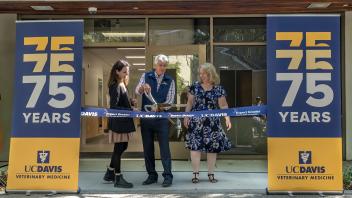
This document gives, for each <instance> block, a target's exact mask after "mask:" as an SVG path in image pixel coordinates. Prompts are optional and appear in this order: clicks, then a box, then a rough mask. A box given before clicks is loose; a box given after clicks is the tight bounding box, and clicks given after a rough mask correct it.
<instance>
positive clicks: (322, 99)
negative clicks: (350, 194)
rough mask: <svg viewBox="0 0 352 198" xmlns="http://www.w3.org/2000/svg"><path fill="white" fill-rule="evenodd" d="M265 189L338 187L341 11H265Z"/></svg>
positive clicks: (324, 189) (323, 189)
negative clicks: (297, 13) (266, 154)
mask: <svg viewBox="0 0 352 198" xmlns="http://www.w3.org/2000/svg"><path fill="white" fill-rule="evenodd" d="M267 43H268V44H267V61H268V62H267V65H268V72H267V79H268V85H267V87H268V110H267V113H268V123H267V125H268V129H267V132H268V191H269V192H287V191H291V192H316V191H319V192H342V190H343V185H342V139H341V79H340V16H339V15H268V17H267Z"/></svg>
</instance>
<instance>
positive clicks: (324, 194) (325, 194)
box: [265, 188, 344, 197]
mask: <svg viewBox="0 0 352 198" xmlns="http://www.w3.org/2000/svg"><path fill="white" fill-rule="evenodd" d="M265 190H266V194H267V195H288V196H295V195H319V196H322V197H324V196H327V195H343V194H344V191H268V188H266V189H265Z"/></svg>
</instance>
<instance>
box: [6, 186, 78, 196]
mask: <svg viewBox="0 0 352 198" xmlns="http://www.w3.org/2000/svg"><path fill="white" fill-rule="evenodd" d="M5 192H6V193H8V194H25V195H26V196H30V195H31V193H39V194H46V196H54V195H57V194H62V193H65V194H80V193H81V188H80V187H78V189H77V191H65V190H62V191H56V190H5Z"/></svg>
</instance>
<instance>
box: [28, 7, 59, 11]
mask: <svg viewBox="0 0 352 198" xmlns="http://www.w3.org/2000/svg"><path fill="white" fill-rule="evenodd" d="M31 8H32V9H33V10H39V11H47V10H54V8H53V7H51V6H31Z"/></svg>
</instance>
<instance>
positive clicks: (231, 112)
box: [81, 105, 266, 118]
mask: <svg viewBox="0 0 352 198" xmlns="http://www.w3.org/2000/svg"><path fill="white" fill-rule="evenodd" d="M259 115H266V106H265V105H262V106H247V107H238V108H229V109H216V110H205V111H191V112H144V111H129V110H117V109H104V108H95V107H82V109H81V116H88V117H119V118H184V117H224V116H230V117H244V116H259Z"/></svg>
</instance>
